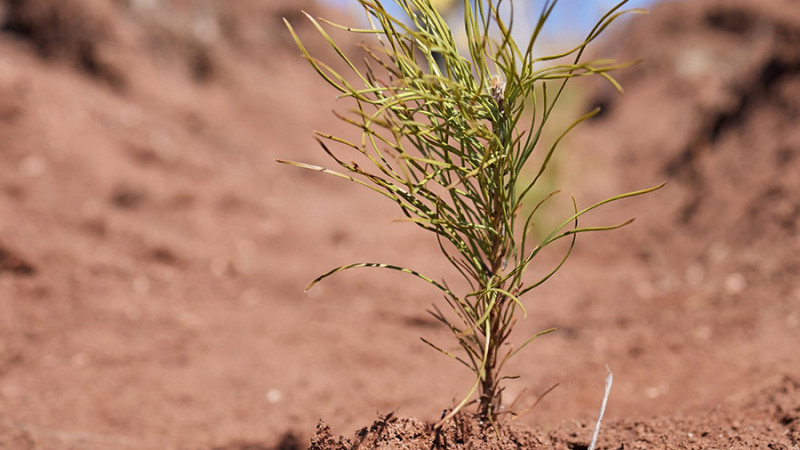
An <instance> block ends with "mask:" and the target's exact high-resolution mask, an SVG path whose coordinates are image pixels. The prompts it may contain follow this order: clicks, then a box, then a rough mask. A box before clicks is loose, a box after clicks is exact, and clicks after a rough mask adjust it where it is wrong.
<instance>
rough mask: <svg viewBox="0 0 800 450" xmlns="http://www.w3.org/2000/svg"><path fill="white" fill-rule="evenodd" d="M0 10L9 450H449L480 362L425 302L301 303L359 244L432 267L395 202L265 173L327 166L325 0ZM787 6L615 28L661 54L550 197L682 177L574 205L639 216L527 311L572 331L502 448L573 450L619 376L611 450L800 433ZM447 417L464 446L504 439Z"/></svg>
mask: <svg viewBox="0 0 800 450" xmlns="http://www.w3.org/2000/svg"><path fill="white" fill-rule="evenodd" d="M0 5H1V6H0V9H2V11H0V12H2V14H0V16H2V17H4V23H3V24H2V33H0V448H12V449H17V448H20V449H25V448H48V449H49V448H56V449H60V448H82V449H84V448H88V449H93V448H97V449H100V448H102V449H107V448H138V449H164V448H181V449H182V448H219V449H244V448H251V449H256V448H283V449H289V448H302V447H305V446H306V444H307V443H308V442H313V443H315V445H317V446H318V447H319V448H325V447H324V446H323V444H324V443H325V442H328V443H330V444H331V445H333V447H330V448H341V446H353V445H359V443H360V444H362V447H360V448H366V447H364V446H368V447H379V448H380V447H383V448H404V447H403V446H404V445H405V448H418V447H419V446H417V447H415V446H414V444H411V442H412V441H410V440H409V439H410V438H409V437H408V436H407V435H404V434H403V433H411V434H413V435H417V437H421V438H422V439H436V437H435V436H434V437H433V438H429V437H425V435H424V433H425V432H426V430H427V431H430V429H431V428H430V426H429V425H425V424H427V423H431V422H434V421H435V420H436V419H437V418H438V417H440V414H441V412H442V409H444V408H447V407H451V406H452V405H453V404H454V403H455V402H456V401H458V400H459V399H460V397H459V396H460V395H463V393H464V392H465V391H466V390H467V389H468V387H469V385H470V383H471V380H470V377H469V374H468V373H465V372H464V371H463V370H461V368H460V367H458V366H457V365H455V364H453V363H452V362H451V361H447V360H445V358H442V357H441V356H440V355H438V354H436V353H435V352H432V351H430V350H429V349H428V348H427V347H426V346H425V345H424V344H422V343H421V342H419V341H418V340H417V337H418V336H420V335H424V336H425V337H426V338H428V339H431V340H434V341H437V342H438V341H442V342H445V343H446V342H448V341H447V339H448V336H447V334H446V333H445V330H442V329H441V328H439V327H438V326H437V325H436V323H435V322H433V321H432V320H430V319H429V318H428V317H427V316H426V315H425V313H424V310H425V308H426V307H427V306H428V305H429V304H430V303H431V302H435V301H437V299H436V297H435V293H432V292H430V291H429V290H427V289H426V286H424V284H423V285H420V284H416V283H409V282H408V281H407V280H406V279H405V278H403V277H401V276H396V275H393V274H385V273H381V272H369V273H368V274H364V275H366V276H367V278H364V277H363V275H362V277H359V276H358V275H356V274H345V275H342V276H341V277H338V278H336V279H332V280H331V281H330V282H327V283H325V284H324V285H322V286H320V287H319V288H316V289H314V290H312V291H311V292H310V293H309V294H308V295H303V293H302V287H303V286H304V285H305V284H306V283H307V282H308V281H309V280H310V279H312V278H313V277H314V276H316V275H317V274H319V273H321V272H323V271H325V270H327V269H329V268H331V267H333V266H335V265H338V264H344V263H349V262H355V261H361V260H368V261H386V262H391V263H397V264H401V265H407V266H413V267H415V268H419V269H420V270H421V271H423V272H425V273H430V274H438V273H442V270H444V269H443V267H444V264H443V262H442V261H441V260H440V258H439V257H438V256H437V254H436V248H435V244H433V243H432V242H431V241H430V240H428V238H427V237H426V236H420V235H419V234H418V233H417V232H416V229H414V227H413V226H408V225H407V224H397V223H391V222H390V221H391V219H393V218H395V217H397V211H395V210H394V209H392V207H391V205H382V204H381V201H380V199H379V198H375V197H373V196H371V195H369V193H367V192H362V191H360V190H358V189H356V188H355V187H351V186H346V185H344V184H343V183H340V182H337V181H336V180H329V179H326V178H325V177H322V176H318V174H312V173H304V172H301V171H297V170H294V169H292V168H288V167H282V166H279V165H278V164H276V163H275V162H274V159H275V158H277V157H281V158H288V159H297V160H302V161H307V162H311V163H317V162H321V161H324V159H323V158H322V155H321V154H320V152H319V151H318V149H317V148H316V147H315V146H314V142H313V140H312V139H311V138H310V137H309V135H310V132H311V130H313V129H324V130H330V131H336V130H340V127H341V126H340V124H338V123H336V122H335V120H334V119H333V117H332V115H331V114H330V109H331V108H333V107H340V106H337V105H336V104H335V103H334V102H333V96H334V93H333V92H331V91H330V90H329V89H326V88H325V86H323V85H322V83H321V82H320V81H319V80H317V79H316V77H315V75H314V73H313V71H312V70H310V69H309V68H308V67H306V66H305V64H304V62H303V61H302V60H300V58H299V57H298V52H297V51H296V50H295V49H294V48H293V47H292V43H291V40H290V39H289V37H288V35H287V33H286V32H285V30H284V28H283V26H282V24H281V21H280V18H281V17H283V16H286V17H288V18H289V19H290V20H291V21H292V23H293V24H295V25H296V26H297V28H298V30H299V32H300V33H301V34H302V35H303V36H305V37H307V40H308V41H309V43H310V45H311V49H312V51H313V52H315V53H317V54H321V55H325V54H326V53H325V52H326V50H327V48H326V46H325V45H324V43H322V42H320V41H319V40H314V39H313V36H314V34H313V30H310V29H309V27H308V26H304V25H302V23H303V20H302V18H301V17H300V16H299V15H298V13H297V10H298V9H300V8H305V9H309V10H311V11H312V12H314V11H318V8H317V7H316V6H315V5H314V4H313V3H311V2H310V1H299V2H298V1H293V2H289V1H286V2H283V1H270V2H262V1H256V0H239V1H236V2H212V1H190V0H171V1H168V0H155V1H141V0H136V1H134V0H131V1H118V0H92V1H78V0H65V1H61V2H52V1H47V0H6V1H4V2H2V3H0ZM797 6H798V5H797V2H796V0H780V1H779V0H773V1H771V2H748V1H720V0H716V1H715V0H693V1H691V2H675V3H668V4H665V5H663V6H662V7H659V8H657V9H656V10H655V11H654V12H653V13H652V14H650V15H649V16H646V17H644V18H638V19H636V21H635V22H633V24H632V28H630V29H628V30H626V31H624V32H620V33H621V34H620V35H619V36H620V39H619V42H621V43H622V44H621V48H620V49H619V50H620V52H621V55H622V57H639V56H641V55H647V57H648V59H647V61H646V62H645V63H643V64H641V65H639V66H637V67H636V68H634V69H631V70H629V71H628V72H627V74H626V75H624V76H623V77H622V82H623V84H624V85H625V87H626V94H625V95H624V96H623V97H621V98H620V97H616V96H612V95H609V94H608V92H606V91H604V90H603V89H602V88H598V90H597V91H596V94H595V95H594V96H593V97H592V99H593V101H594V102H596V103H600V104H603V105H605V106H606V107H607V108H606V113H605V114H604V115H603V116H602V117H600V118H598V119H597V120H595V121H594V122H592V123H590V124H588V125H587V126H586V127H584V129H583V130H582V131H581V134H580V135H576V136H575V137H574V138H573V139H572V140H571V141H570V143H569V144H568V145H567V147H565V150H564V151H565V154H567V155H569V157H570V158H573V159H572V160H571V162H573V163H574V166H573V167H575V172H574V176H573V177H572V178H571V179H569V180H565V183H568V184H569V186H568V187H569V188H571V189H573V190H574V191H576V192H577V193H578V198H579V200H580V201H581V203H582V204H583V203H588V202H590V201H591V200H593V199H597V198H600V197H601V196H606V195H608V194H615V193H618V192H619V191H621V190H622V189H627V188H640V187H643V186H646V185H651V184H655V183H658V182H660V181H662V180H668V181H669V185H668V186H667V188H665V189H663V190H662V191H660V192H659V193H657V194H654V195H652V196H650V197H649V198H644V199H639V200H636V201H632V202H628V203H626V204H625V205H620V207H618V208H609V209H607V210H606V211H605V212H598V214H597V215H595V216H593V217H591V218H588V220H590V221H596V222H598V223H605V222H607V221H618V220H619V219H620V217H622V218H627V217H628V216H629V215H632V214H635V215H637V216H639V220H638V221H637V222H636V223H635V224H634V226H632V227H630V228H628V229H626V230H623V231H619V232H614V233H610V234H607V235H605V236H603V237H597V236H591V237H586V239H584V240H579V247H578V249H577V250H576V253H575V256H574V258H573V259H572V260H571V261H570V262H569V263H568V264H567V266H566V267H565V269H564V271H563V273H561V274H560V275H559V276H558V277H556V278H555V279H553V280H552V282H551V283H550V284H548V285H546V286H544V287H543V289H542V290H540V292H538V293H536V294H535V295H533V296H531V298H530V299H529V300H527V301H529V302H531V303H530V305H529V307H528V311H529V313H530V317H529V318H528V319H527V320H524V321H520V324H519V326H518V329H519V331H520V332H521V335H520V336H521V337H523V338H524V336H522V334H523V333H526V334H527V333H533V332H536V331H538V330H541V329H543V328H549V327H552V326H556V327H558V328H559V331H558V332H557V333H555V334H553V335H552V336H548V338H547V339H542V340H541V341H540V342H539V343H537V345H536V346H532V347H531V348H530V349H527V350H526V351H527V352H526V353H525V354H524V355H523V356H521V357H520V358H518V359H517V360H516V361H513V362H512V363H511V364H510V365H509V371H510V372H511V373H514V374H520V375H522V378H521V379H520V380H517V381H514V382H511V383H509V385H508V388H507V391H506V395H507V396H506V399H507V400H509V401H511V400H513V399H515V398H517V397H519V398H520V400H519V402H518V405H520V406H519V407H518V409H519V411H512V412H522V410H524V409H525V407H526V406H528V405H530V404H531V403H533V401H534V400H535V398H536V397H537V396H538V395H539V394H541V393H542V392H544V391H545V390H547V389H548V388H549V387H550V386H552V385H553V384H555V383H558V384H559V387H558V388H557V389H555V390H554V391H552V392H551V393H550V394H549V395H547V396H546V397H545V398H544V399H543V400H542V402H541V403H539V404H538V406H537V407H536V408H534V409H533V410H532V411H531V412H528V413H527V414H523V415H520V416H519V417H518V419H517V421H516V422H514V423H513V427H511V425H508V426H509V427H510V428H503V430H506V431H503V432H502V433H500V435H501V436H510V437H511V439H510V440H506V441H505V444H503V443H498V444H497V445H498V446H503V445H504V447H501V448H515V446H516V448H526V447H532V446H534V445H542V446H551V447H554V448H574V449H577V448H586V446H587V445H588V439H589V437H590V434H591V427H592V426H593V416H594V415H595V414H596V410H597V407H598V405H599V401H600V398H599V397H600V395H601V393H602V381H603V378H604V376H605V368H604V366H605V365H606V364H608V365H609V366H610V367H611V369H612V370H613V371H614V375H615V384H614V390H613V391H612V395H611V400H610V404H609V410H608V413H607V421H606V423H605V427H604V432H603V434H602V435H601V445H602V448H653V447H663V448H703V447H706V448H717V447H725V448H751V447H758V446H761V447H767V446H771V448H789V449H791V448H797V447H798V446H800V435H798V430H799V428H798V424H800V403H798V402H799V400H798V399H799V398H800V396H799V395H798V380H800V354H798V351H797V348H796V345H795V342H796V341H797V338H796V337H797V336H798V334H800V287H798V281H797V274H798V273H800V258H799V257H798V255H800V237H799V236H800V233H799V231H800V230H799V227H800V197H798V195H800V186H798V183H800V144H798V143H800V136H799V135H798V128H797V126H796V122H797V116H798V114H800V106H798V105H800V53H799V51H798V49H800V17H799V16H798V14H799V13H800V8H798V7H797ZM328 60H333V58H328ZM587 224H588V222H587ZM432 244H433V245H432ZM444 273H447V272H446V271H445V272H444ZM444 345H447V344H444ZM376 411H377V412H378V413H379V414H381V417H383V418H384V419H382V420H379V421H378V422H377V423H376V425H374V426H372V427H368V428H366V429H365V430H366V432H359V434H356V435H355V437H354V438H353V439H351V440H349V441H348V440H345V439H343V438H336V437H334V436H335V434H334V433H333V432H332V431H330V429H328V431H327V432H326V433H327V434H325V433H323V434H322V435H320V434H318V435H317V437H315V438H314V441H309V440H310V439H311V436H312V434H313V430H314V427H315V425H316V424H317V423H318V421H319V420H320V419H324V420H325V421H326V422H327V423H328V424H330V427H331V428H333V429H336V430H340V431H341V430H344V432H345V434H346V435H352V433H350V432H348V430H356V429H359V428H360V427H363V426H364V424H366V423H369V422H371V421H372V420H374V418H375V415H376ZM402 416H411V417H416V418H417V419H400V418H399V417H402ZM651 417H657V418H656V419H651ZM395 425H396V426H395ZM505 426H506V425H504V427H505ZM325 427H326V426H322V427H321V428H320V430H321V431H323V432H324V430H326V429H327V428H325ZM450 427H451V428H450V431H448V432H452V433H451V434H447V435H443V436H444V437H440V438H439V441H438V442H439V443H440V444H443V446H449V447H450V448H480V447H481V446H482V445H484V444H485V443H486V442H488V441H491V440H492V439H494V438H495V437H496V435H491V436H490V435H488V434H487V435H485V438H486V440H479V441H475V440H474V436H473V435H471V436H472V437H468V435H470V434H469V433H467V431H469V430H478V429H479V428H480V427H479V426H478V425H476V424H473V423H471V422H470V421H469V420H468V419H464V418H461V419H459V421H458V422H454V423H453V424H451V425H450ZM526 427H527V428H526ZM370 429H372V430H374V431H377V432H378V434H377V435H370V434H369V431H370ZM389 430H393V431H391V432H389ZM526 430H528V431H526ZM542 430H546V431H542ZM504 433H505V434H504ZM325 436H327V437H325ZM443 439H444V440H443ZM487 440H488V441H487ZM423 442H424V445H425V447H428V446H430V445H432V444H431V443H432V442H433V441H423ZM537 442H539V443H540V444H536V443H537ZM444 444H448V445H444ZM337 445H338V446H339V447H336V446H337ZM459 446H460V447H459Z"/></svg>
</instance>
